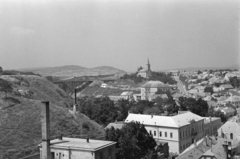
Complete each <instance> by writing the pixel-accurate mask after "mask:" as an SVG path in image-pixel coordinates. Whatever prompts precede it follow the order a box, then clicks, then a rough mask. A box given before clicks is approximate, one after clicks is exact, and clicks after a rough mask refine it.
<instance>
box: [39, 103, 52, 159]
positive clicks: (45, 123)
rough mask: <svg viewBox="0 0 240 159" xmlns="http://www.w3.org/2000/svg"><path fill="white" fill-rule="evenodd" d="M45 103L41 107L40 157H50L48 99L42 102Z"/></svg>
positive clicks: (43, 158)
mask: <svg viewBox="0 0 240 159" xmlns="http://www.w3.org/2000/svg"><path fill="white" fill-rule="evenodd" d="M42 103H43V104H45V105H44V106H43V107H42V109H41V123H42V154H41V158H42V159H51V153H50V116H49V101H45V102H42Z"/></svg>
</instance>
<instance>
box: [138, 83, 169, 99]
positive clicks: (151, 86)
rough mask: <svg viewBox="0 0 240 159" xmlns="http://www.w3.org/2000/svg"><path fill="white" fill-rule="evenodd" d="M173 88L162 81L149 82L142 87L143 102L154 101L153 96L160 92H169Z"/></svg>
mask: <svg viewBox="0 0 240 159" xmlns="http://www.w3.org/2000/svg"><path fill="white" fill-rule="evenodd" d="M171 90H172V87H171V86H169V85H166V84H164V83H162V82H160V81H148V82H147V83H145V84H144V85H143V86H142V87H141V100H149V101H151V100H152V96H154V95H155V94H157V93H158V92H161V93H163V92H169V91H171Z"/></svg>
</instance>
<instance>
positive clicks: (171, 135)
mask: <svg viewBox="0 0 240 159" xmlns="http://www.w3.org/2000/svg"><path fill="white" fill-rule="evenodd" d="M149 134H151V135H153V136H157V133H156V131H153V134H152V130H150V131H149ZM159 136H160V137H162V132H161V131H160V132H159ZM167 136H168V135H167V132H165V137H167ZM170 137H171V138H173V133H170Z"/></svg>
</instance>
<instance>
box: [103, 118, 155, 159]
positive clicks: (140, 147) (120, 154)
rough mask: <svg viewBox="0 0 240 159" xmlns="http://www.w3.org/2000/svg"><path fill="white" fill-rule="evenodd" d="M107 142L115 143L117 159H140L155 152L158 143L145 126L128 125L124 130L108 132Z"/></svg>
mask: <svg viewBox="0 0 240 159" xmlns="http://www.w3.org/2000/svg"><path fill="white" fill-rule="evenodd" d="M106 140H109V141H115V142H117V144H116V158H117V159H140V158H144V157H147V156H149V153H151V152H154V148H155V146H156V142H155V140H154V139H153V137H152V136H151V135H150V134H149V133H148V132H147V130H146V129H145V127H144V125H143V124H140V123H138V122H136V123H135V122H131V123H126V125H124V126H123V128H122V129H120V130H119V129H114V128H113V127H112V128H111V129H107V130H106Z"/></svg>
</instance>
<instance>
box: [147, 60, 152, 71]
mask: <svg viewBox="0 0 240 159" xmlns="http://www.w3.org/2000/svg"><path fill="white" fill-rule="evenodd" d="M147 68H148V71H150V70H151V68H150V62H149V58H148V61H147Z"/></svg>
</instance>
